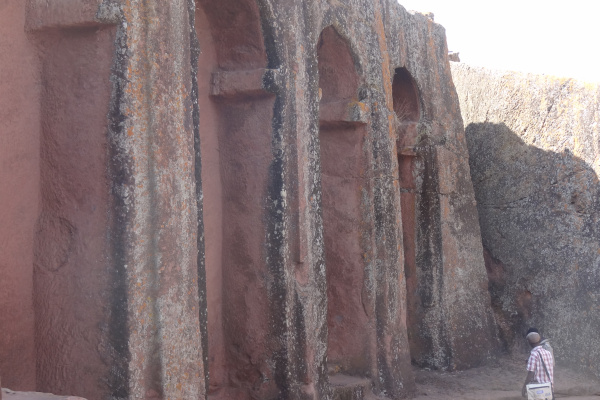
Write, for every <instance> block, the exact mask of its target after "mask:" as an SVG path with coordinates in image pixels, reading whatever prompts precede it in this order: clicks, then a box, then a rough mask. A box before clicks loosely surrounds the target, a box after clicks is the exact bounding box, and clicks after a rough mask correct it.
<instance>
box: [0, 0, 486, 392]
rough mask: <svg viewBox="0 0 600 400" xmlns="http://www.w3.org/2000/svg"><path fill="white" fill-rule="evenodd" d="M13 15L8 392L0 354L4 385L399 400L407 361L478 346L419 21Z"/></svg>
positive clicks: (476, 357) (465, 187)
mask: <svg viewBox="0 0 600 400" xmlns="http://www.w3.org/2000/svg"><path fill="white" fill-rule="evenodd" d="M11 7H12V8H11V12H13V14H14V16H15V17H18V18H16V21H20V22H19V23H14V24H8V25H6V26H3V28H2V29H7V30H10V33H11V34H12V35H16V36H15V37H18V38H19V40H21V42H22V43H23V46H24V47H23V48H24V49H25V50H26V51H25V52H24V53H23V54H22V57H24V58H25V59H28V57H30V58H31V59H33V60H34V63H32V64H31V65H32V69H31V71H28V70H27V69H25V70H24V71H25V72H19V73H21V74H23V73H24V74H29V75H25V76H24V77H23V78H22V79H21V80H16V81H15V83H11V85H14V87H13V86H10V87H9V88H10V89H11V90H26V93H28V96H29V97H27V100H26V101H24V104H26V105H27V107H30V108H31V109H32V110H33V111H32V115H34V116H35V119H34V120H33V122H31V121H29V120H28V119H27V118H25V117H21V119H18V122H15V124H14V132H15V134H16V133H20V132H21V131H24V130H27V133H28V135H29V136H28V137H29V139H28V141H27V151H28V152H29V153H31V154H32V156H31V157H30V160H29V161H28V162H29V164H30V165H29V164H28V168H29V169H27V171H29V175H30V176H31V183H29V182H28V185H27V186H25V187H26V188H27V189H26V190H23V191H22V192H21V191H19V190H21V188H18V189H19V190H16V189H17V186H18V185H15V184H14V182H13V186H14V187H15V191H14V194H10V195H8V196H7V197H6V199H7V200H4V197H3V199H2V207H0V208H2V210H4V209H6V210H8V213H7V214H6V215H7V216H8V217H10V218H11V219H10V220H11V221H13V222H14V223H15V226H18V228H19V229H22V230H23V232H30V233H29V234H27V235H25V234H24V235H23V236H22V237H21V239H19V240H21V242H20V246H21V247H20V249H21V250H20V252H21V253H19V254H15V255H14V256H11V258H9V259H8V260H9V261H7V262H9V264H8V265H7V266H5V267H4V265H3V267H4V270H6V271H8V272H7V273H5V272H2V274H3V276H4V275H5V274H6V275H7V276H9V277H11V279H12V280H13V281H15V282H16V281H17V280H20V281H19V282H20V283H19V285H20V286H17V288H18V290H17V292H18V295H19V296H21V297H22V298H28V297H32V298H33V303H31V302H30V303H24V305H23V306H21V305H18V304H15V302H14V300H13V297H10V296H4V297H0V300H1V301H2V304H1V305H2V310H3V314H2V315H1V316H0V320H1V321H4V320H5V319H6V320H7V319H8V318H9V317H5V315H7V314H5V311H4V310H10V312H11V313H13V310H14V309H15V308H20V307H21V308H23V309H24V310H25V311H26V312H24V313H23V314H22V315H23V316H22V317H19V318H18V322H17V323H18V324H20V326H21V325H22V327H23V329H24V332H27V333H26V336H24V340H23V341H22V343H21V344H20V346H21V347H22V348H24V349H26V351H27V352H28V353H27V354H28V356H27V357H26V359H25V361H24V364H23V366H20V368H21V370H26V371H30V370H31V369H32V368H36V373H35V374H33V373H31V372H29V374H26V375H22V376H23V378H20V377H19V375H14V374H12V372H11V368H10V365H12V364H13V363H18V362H19V361H18V360H15V358H14V357H12V356H11V358H9V360H10V361H8V362H7V363H6V365H5V364H2V371H0V373H1V374H2V377H3V382H11V383H10V385H13V386H14V388H22V389H33V387H32V386H35V389H37V390H41V391H56V392H60V393H65V394H67V393H68V394H73V395H83V396H86V397H88V398H90V399H100V398H111V399H125V398H131V399H133V398H145V399H163V398H165V399H166V398H173V399H192V398H206V397H207V396H208V397H210V398H214V399H250V398H261V399H276V398H290V399H291V398H293V399H327V398H343V396H346V397H347V396H350V397H352V398H357V399H360V398H364V397H366V396H367V395H368V394H369V393H374V394H376V395H378V396H383V397H384V398H386V397H387V398H400V397H405V396H410V395H411V394H412V393H413V391H414V378H413V376H412V369H411V368H412V367H411V361H414V362H415V363H417V364H418V365H421V366H427V367H433V368H439V369H456V368H467V367H471V366H474V365H477V364H479V363H481V362H483V361H484V360H485V359H486V358H487V357H489V356H490V355H491V354H493V353H494V351H495V350H496V347H497V346H496V345H497V333H496V327H495V324H494V321H493V315H492V312H491V306H490V297H489V294H488V291H487V276H486V273H485V269H484V260H483V250H482V247H481V239H480V233H479V224H478V220H477V213H476V208H475V201H474V195H473V188H472V184H471V178H470V175H469V168H468V157H467V147H466V142H465V137H464V129H463V125H462V120H461V117H460V112H459V108H458V100H457V96H456V92H455V90H454V87H453V84H452V80H451V75H450V67H449V63H448V59H447V48H446V42H445V34H444V30H443V28H442V27H441V26H439V25H437V24H435V23H434V22H433V21H432V20H431V19H429V18H428V17H427V16H424V15H420V14H410V13H408V12H406V11H405V10H404V8H402V7H401V6H400V5H398V4H397V3H396V2H395V1H391V0H390V1H388V0H379V1H372V0H357V1H352V2H338V1H333V0H332V1H324V0H311V1H306V0H302V1H300V0H278V1H271V0H243V1H240V0H235V1H234V0H219V1H217V0H198V1H197V2H194V1H193V0H175V1H168V2H165V1H162V0H161V1H159V0H144V1H142V0H133V1H129V0H128V1H119V0H104V1H100V0H70V1H67V0H64V1H58V0H57V1H54V2H46V1H38V0H30V1H29V2H28V4H27V7H24V6H22V5H17V4H16V3H14V4H11ZM0 60H1V62H2V63H5V64H6V65H8V66H11V67H12V64H11V62H12V61H11V60H5V59H4V58H3V57H2V56H0ZM3 65H4V64H3ZM30 82H35V85H34V86H33V87H29V86H27V85H29V84H30ZM2 84H4V83H2ZM0 97H2V96H0ZM1 100H2V101H6V100H5V99H4V98H3V97H2V98H1ZM28 124H30V125H31V126H29V125H28ZM11 126H12V125H11ZM9 134H10V132H8V131H7V133H4V131H3V133H2V138H5V137H9ZM14 146H15V147H14V148H17V147H16V145H14ZM1 151H3V150H1ZM3 154H4V153H3ZM7 154H8V153H7ZM19 162H20V161H19ZM5 165H8V164H2V168H3V170H2V171H0V173H1V174H2V176H3V177H4V176H6V177H11V176H12V174H13V173H14V168H13V169H10V168H7V167H5ZM20 201H26V202H27V204H31V207H29V208H28V209H27V212H25V214H24V215H26V218H21V219H19V218H18V217H17V216H16V215H17V209H16V208H15V207H16V206H15V204H16V203H18V202H20ZM3 212H4V211H3ZM2 215H4V214H2ZM36 221H37V222H36ZM5 226H6V225H3V226H2V227H1V228H0V234H1V235H2V236H0V237H9V233H8V231H7V229H8V228H6V227H5ZM34 226H35V227H36V228H35V229H34ZM2 245H3V246H4V243H2ZM21 256H22V257H24V258H22V257H21ZM22 259H23V260H29V261H23V262H22V264H23V265H21V264H20V263H21V260H22ZM10 260H12V261H10ZM17 261H18V262H17ZM3 262H4V261H3ZM28 265H29V266H28ZM19 268H22V272H23V273H22V276H20V275H19V274H21V272H18V271H21V270H20V269H19ZM2 282H4V281H2ZM2 285H4V283H2ZM0 296H2V294H1V293H0ZM10 315H13V314H10ZM10 332H11V333H10V335H13V334H14V333H12V330H11V331H10ZM12 337H13V336H7V335H5V334H4V332H2V333H0V340H1V341H2V343H5V342H6V343H11V342H12V341H13V340H14V339H12ZM33 338H35V343H36V344H37V347H36V345H34V339H33ZM0 351H2V352H3V351H5V350H0ZM2 356H3V354H1V353H0V359H2V360H4V359H5V358H4V357H2ZM2 362H3V363H5V361H2ZM34 365H35V367H34Z"/></svg>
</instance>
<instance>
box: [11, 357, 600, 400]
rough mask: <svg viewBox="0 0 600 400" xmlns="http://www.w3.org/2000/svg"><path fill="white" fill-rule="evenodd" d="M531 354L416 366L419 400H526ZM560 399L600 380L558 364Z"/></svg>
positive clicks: (35, 396) (599, 397) (28, 396)
mask: <svg viewBox="0 0 600 400" xmlns="http://www.w3.org/2000/svg"><path fill="white" fill-rule="evenodd" d="M526 362H527V354H521V355H519V356H504V357H501V358H499V359H498V360H496V361H494V362H491V363H489V364H488V365H486V366H483V367H479V368H473V369H470V370H467V371H457V372H439V371H430V370H424V369H419V368H416V367H415V377H416V381H417V396H416V397H415V399H416V400H455V399H461V400H522V399H523V398H522V397H521V387H522V386H523V381H524V380H525V376H526V375H527V373H526V372H525V365H526ZM554 377H555V378H554V379H555V394H556V398H557V399H561V400H563V399H564V400H567V399H573V400H600V380H598V379H596V378H594V377H592V376H586V375H582V374H580V373H577V372H575V371H574V370H573V369H571V368H567V367H564V366H561V365H557V366H556V367H555V369H554ZM3 394H4V396H3V397H2V400H79V399H80V398H79V397H61V396H53V395H48V394H42V393H23V392H21V393H19V392H11V391H9V390H8V389H3Z"/></svg>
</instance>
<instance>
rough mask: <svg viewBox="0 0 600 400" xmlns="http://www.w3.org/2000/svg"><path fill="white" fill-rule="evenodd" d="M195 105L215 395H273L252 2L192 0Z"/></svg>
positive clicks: (264, 138)
mask: <svg viewBox="0 0 600 400" xmlns="http://www.w3.org/2000/svg"><path fill="white" fill-rule="evenodd" d="M195 18H196V34H197V37H198V41H199V45H200V55H199V59H198V73H197V79H198V106H199V135H200V153H201V170H202V173H201V184H202V192H203V223H204V240H205V269H206V296H207V309H208V315H207V331H208V372H209V387H208V394H209V397H210V398H211V399H232V398H235V399H250V398H269V396H271V394H270V393H272V392H273V391H275V389H274V385H275V384H274V379H273V371H272V370H271V367H270V365H269V362H268V360H269V357H271V355H269V354H266V353H267V352H266V349H267V343H266V341H267V336H268V332H269V321H268V318H269V304H268V298H267V289H266V276H267V275H268V274H267V271H266V265H267V263H266V261H265V254H264V241H265V224H264V217H263V212H264V209H265V198H266V188H267V176H268V168H269V165H270V163H271V134H270V132H271V122H272V119H273V105H274V101H275V96H274V95H272V94H270V93H267V92H266V91H265V90H263V88H262V81H263V75H264V74H265V72H266V66H267V57H266V52H265V47H264V42H263V36H262V32H261V24H260V16H259V10H258V6H257V4H256V2H255V1H254V0H198V1H197V3H196V15H195Z"/></svg>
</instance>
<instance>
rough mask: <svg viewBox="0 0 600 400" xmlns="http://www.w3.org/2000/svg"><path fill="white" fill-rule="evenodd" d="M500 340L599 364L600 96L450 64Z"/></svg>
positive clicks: (586, 87)
mask: <svg viewBox="0 0 600 400" xmlns="http://www.w3.org/2000/svg"><path fill="white" fill-rule="evenodd" d="M452 76H453V80H454V83H455V85H456V88H457V92H458V94H459V98H460V106H461V112H462V115H463V119H464V121H465V126H466V135H467V143H468V146H469V154H470V167H471V175H472V179H473V185H474V188H475V196H476V198H477V208H478V211H479V217H480V222H481V232H482V239H483V245H484V248H485V251H486V267H487V269H488V275H489V277H490V290H491V293H492V302H493V305H494V309H495V312H496V317H497V320H498V322H499V325H500V327H501V333H502V339H503V340H504V342H505V344H506V345H507V346H518V345H519V343H520V342H521V341H522V334H524V333H525V331H526V329H527V328H528V327H529V326H537V327H538V328H540V329H541V330H542V333H543V334H544V336H546V337H548V338H550V339H551V340H552V343H553V346H554V349H555V354H556V358H557V362H559V363H560V362H565V363H572V364H574V365H576V366H583V367H584V368H587V369H588V370H590V371H592V372H593V373H595V374H596V375H600V369H598V365H599V361H600V351H599V350H598V349H600V346H599V345H600V343H599V342H598V335H597V332H598V330H599V329H600V313H599V312H598V311H599V309H600V299H599V297H598V288H599V287H600V245H599V243H600V230H599V225H598V223H599V222H600V185H599V183H598V174H599V173H600V126H599V120H600V111H599V110H600V88H599V86H598V85H593V84H585V83H583V82H578V81H575V80H571V79H559V78H553V77H546V76H536V75H525V74H518V73H509V72H494V71H489V70H485V69H481V68H474V67H469V66H467V65H464V64H458V63H452Z"/></svg>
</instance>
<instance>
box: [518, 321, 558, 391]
mask: <svg viewBox="0 0 600 400" xmlns="http://www.w3.org/2000/svg"><path fill="white" fill-rule="evenodd" d="M527 341H528V342H529V345H530V346H531V353H530V354H529V360H528V361H527V378H526V379H525V383H524V384H523V390H522V395H523V397H526V396H527V385H528V384H529V383H550V387H551V388H552V393H553V396H552V397H553V398H554V357H552V353H550V352H549V351H548V350H546V349H544V347H543V345H542V337H541V336H540V334H539V333H538V332H529V333H528V334H527Z"/></svg>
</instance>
